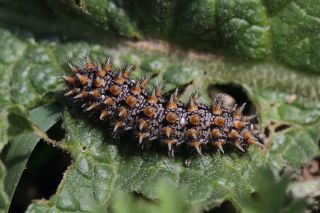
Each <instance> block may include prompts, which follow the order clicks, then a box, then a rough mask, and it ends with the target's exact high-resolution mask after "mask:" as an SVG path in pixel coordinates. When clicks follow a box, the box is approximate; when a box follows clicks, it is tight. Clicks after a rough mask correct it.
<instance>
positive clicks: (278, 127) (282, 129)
mask: <svg viewBox="0 0 320 213" xmlns="http://www.w3.org/2000/svg"><path fill="white" fill-rule="evenodd" d="M290 127H291V126H290V125H288V124H281V125H279V126H277V127H276V128H275V129H274V131H275V132H281V131H284V130H286V129H288V128H290Z"/></svg>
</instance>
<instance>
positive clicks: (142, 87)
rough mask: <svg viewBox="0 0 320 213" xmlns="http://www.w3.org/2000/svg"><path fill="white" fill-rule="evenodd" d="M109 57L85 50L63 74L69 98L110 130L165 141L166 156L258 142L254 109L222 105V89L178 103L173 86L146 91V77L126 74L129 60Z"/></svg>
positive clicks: (244, 147)
mask: <svg viewBox="0 0 320 213" xmlns="http://www.w3.org/2000/svg"><path fill="white" fill-rule="evenodd" d="M112 61H113V60H112V57H107V59H106V60H105V62H104V63H98V62H97V63H92V62H91V59H90V58H89V56H88V55H87V54H86V55H85V59H84V63H83V65H74V64H71V63H68V67H69V69H70V70H71V74H70V75H68V76H65V77H64V80H65V84H66V92H65V96H67V97H68V99H70V101H71V103H74V104H77V105H79V106H81V109H82V110H84V111H93V112H94V115H95V116H96V118H97V119H100V120H103V121H106V120H107V121H109V122H110V123H111V125H112V127H113V132H114V133H116V132H118V131H119V130H122V131H128V130H130V131H133V133H134V134H135V135H136V137H137V140H138V142H139V144H143V143H148V142H150V141H154V140H156V141H158V143H161V144H164V145H166V146H167V148H168V153H169V155H170V156H173V155H174V153H175V150H177V149H179V147H181V146H187V147H190V148H192V149H194V150H196V151H197V152H198V153H199V154H201V155H202V150H204V149H206V150H207V149H208V150H210V149H211V148H213V149H215V150H219V151H220V152H222V153H224V148H225V147H232V148H235V149H237V150H239V151H241V152H246V150H247V148H248V147H249V145H252V144H256V145H261V146H262V144H261V143H260V142H259V140H258V138H257V136H255V134H254V131H253V128H254V124H253V122H252V120H253V118H254V117H255V115H250V116H244V115H243V110H244V107H245V105H242V106H240V107H237V106H234V107H226V106H225V105H224V96H223V95H222V94H218V95H216V96H215V98H214V100H213V103H212V104H211V105H206V104H204V103H201V101H200V100H199V96H198V95H192V96H191V97H190V100H189V101H188V102H187V103H182V102H181V101H180V100H179V97H178V89H176V90H175V91H174V92H173V93H172V94H171V95H167V96H165V95H164V94H162V86H160V85H159V86H157V87H155V88H154V89H153V90H152V91H147V89H146V85H147V82H148V79H149V78H148V77H144V78H142V79H140V80H132V79H130V73H131V72H133V71H134V69H135V67H134V66H133V65H127V66H124V67H123V68H121V69H118V70H116V69H114V68H113V63H112Z"/></svg>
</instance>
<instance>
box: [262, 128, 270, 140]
mask: <svg viewBox="0 0 320 213" xmlns="http://www.w3.org/2000/svg"><path fill="white" fill-rule="evenodd" d="M263 133H264V135H265V137H266V138H268V137H269V136H270V129H269V127H265V128H264V130H263Z"/></svg>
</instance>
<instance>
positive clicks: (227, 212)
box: [204, 200, 238, 213]
mask: <svg viewBox="0 0 320 213" xmlns="http://www.w3.org/2000/svg"><path fill="white" fill-rule="evenodd" d="M219 212H223V213H236V212H238V211H237V209H236V207H235V206H234V205H233V203H232V202H231V201H228V200H227V201H224V202H223V203H222V204H221V205H220V206H218V207H215V208H213V209H211V210H209V211H204V213H219Z"/></svg>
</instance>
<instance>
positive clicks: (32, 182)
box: [9, 123, 71, 212]
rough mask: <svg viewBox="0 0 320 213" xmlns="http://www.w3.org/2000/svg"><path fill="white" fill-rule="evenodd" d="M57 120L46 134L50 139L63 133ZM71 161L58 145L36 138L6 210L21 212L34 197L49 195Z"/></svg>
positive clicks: (59, 137) (47, 196)
mask: <svg viewBox="0 0 320 213" xmlns="http://www.w3.org/2000/svg"><path fill="white" fill-rule="evenodd" d="M61 130H62V128H61V123H60V124H59V123H57V124H56V125H54V126H53V127H52V128H51V129H50V130H49V131H48V132H47V134H48V135H49V137H50V138H52V139H54V140H60V139H62V138H63V137H64V135H65V132H64V130H63V131H61ZM70 163H71V156H70V155H69V154H67V153H66V152H64V151H62V150H61V149H57V148H54V147H52V146H51V145H48V144H47V143H45V142H44V141H42V140H41V141H40V142H39V143H38V144H37V145H36V147H35V149H34V150H33V152H32V154H31V156H30V158H29V161H28V164H27V169H26V170H24V172H23V173H22V176H21V178H20V181H19V184H18V186H17V188H16V191H15V194H14V196H13V199H12V203H11V205H10V209H9V212H25V210H26V209H27V207H28V205H29V204H30V203H31V201H32V200H34V199H41V198H45V199H49V198H50V196H52V195H53V194H54V193H55V192H56V190H57V187H58V185H59V183H60V181H61V180H62V178H63V173H64V172H65V170H66V169H67V168H68V166H69V165H70Z"/></svg>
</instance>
